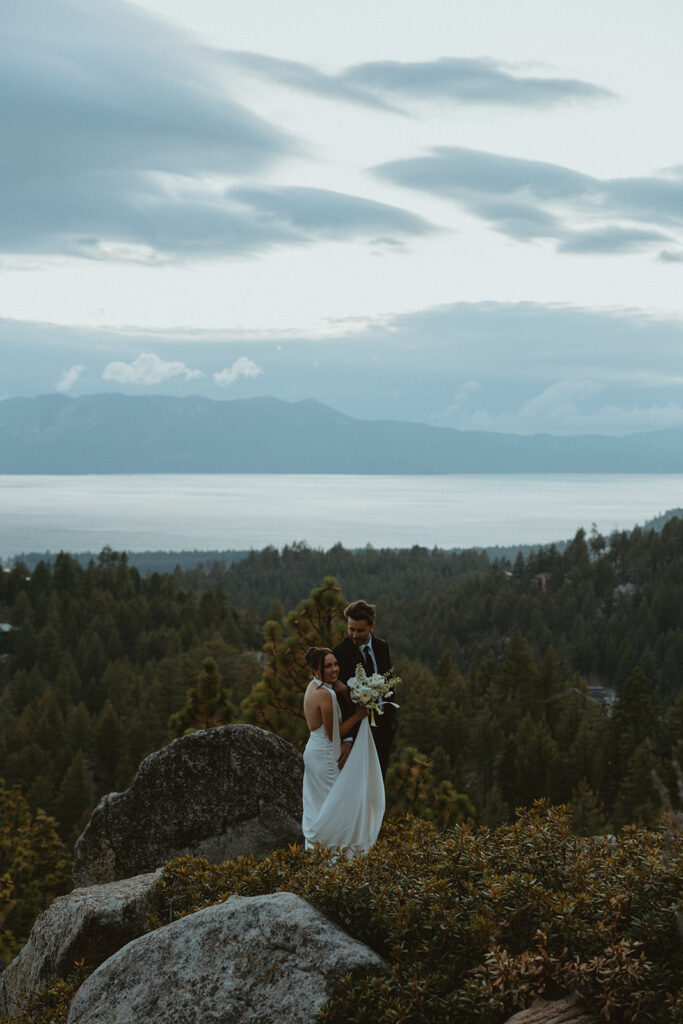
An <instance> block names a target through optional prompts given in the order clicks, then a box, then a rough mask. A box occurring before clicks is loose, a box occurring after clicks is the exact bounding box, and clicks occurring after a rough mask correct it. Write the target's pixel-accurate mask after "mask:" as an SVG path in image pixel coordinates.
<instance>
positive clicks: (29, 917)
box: [0, 779, 70, 960]
mask: <svg viewBox="0 0 683 1024" xmlns="http://www.w3.org/2000/svg"><path fill="white" fill-rule="evenodd" d="M55 826H56V822H55V821H54V820H53V819H52V818H48V817H47V816H46V815H45V814H44V813H43V811H38V812H37V813H36V814H35V816H32V815H31V813H30V811H29V808H28V804H27V803H26V801H25V800H24V798H23V796H22V795H21V793H20V791H19V790H18V789H6V788H5V784H4V782H3V781H2V780H1V779H0V958H2V959H4V960H10V959H12V957H13V956H15V954H16V953H17V952H18V951H19V949H20V948H21V946H22V945H23V944H24V942H25V941H26V939H27V938H28V933H29V931H30V929H31V926H32V924H33V922H34V920H35V918H36V917H37V916H38V914H39V913H40V912H41V911H42V910H44V909H45V907H46V906H47V904H48V903H49V902H50V900H51V899H52V898H53V897H54V896H56V895H58V894H59V893H64V892H66V891H67V890H68V888H69V883H70V876H69V861H68V857H67V854H66V850H65V849H64V845H63V843H62V842H61V840H60V839H59V837H58V835H57V832H56V830H55Z"/></svg>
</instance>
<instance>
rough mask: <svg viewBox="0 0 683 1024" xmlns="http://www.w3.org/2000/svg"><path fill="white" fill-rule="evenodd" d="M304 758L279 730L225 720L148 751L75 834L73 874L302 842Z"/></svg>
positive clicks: (89, 880) (109, 876) (98, 879)
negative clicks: (121, 788) (128, 781)
mask: <svg viewBox="0 0 683 1024" xmlns="http://www.w3.org/2000/svg"><path fill="white" fill-rule="evenodd" d="M302 780H303V760H302V758H301V755H300V754H299V753H298V752H297V751H296V750H294V748H293V747H292V746H291V745H290V744H289V743H287V742H285V740H283V739H281V738H280V737H279V736H275V735H274V734H273V733H270V732H265V731H264V730H263V729H258V728H257V727H256V726H253V725H225V726H222V727H221V728H219V729H209V730H206V731H203V732H195V733H192V734H190V735H189V736H183V737H181V738H180V739H178V740H174V742H173V743H170V744H169V745H168V746H167V747H164V748H163V749H162V750H159V751H157V752H156V753H154V754H150V756H149V757H147V758H145V760H144V761H143V762H142V764H141V765H140V767H139V769H138V772H137V775H136V776H135V780H134V782H133V784H132V786H131V787H130V789H128V790H126V791H125V793H109V794H108V795H107V796H105V797H103V798H102V799H101V800H100V802H99V804H98V805H97V807H96V808H95V810H94V812H93V815H92V817H91V819H90V821H89V822H88V825H87V826H86V828H85V831H84V832H83V834H82V835H81V836H80V838H79V840H78V842H77V843H76V849H75V852H74V868H73V873H74V879H75V881H76V884H77V885H81V886H84V885H95V884H97V883H104V882H111V881H114V880H115V879H119V878H128V877H131V876H132V875H138V874H141V873H143V872H146V871H153V870H155V869H156V868H158V867H160V866H161V865H162V864H163V863H164V861H167V860H170V859H172V858H173V857H179V856H182V855H185V854H188V853H192V854H196V855H197V856H200V857H206V858H207V859H208V860H210V861H212V862H213V863H219V862H221V861H223V860H229V859H233V858H235V857H238V856H240V855H241V854H246V853H254V854H255V855H256V856H257V857H265V856H267V855H268V854H269V853H271V852H272V851H273V850H274V849H277V848H279V847H282V846H286V845H287V843H291V842H300V841H301V787H302Z"/></svg>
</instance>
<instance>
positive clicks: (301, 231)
mask: <svg viewBox="0 0 683 1024" xmlns="http://www.w3.org/2000/svg"><path fill="white" fill-rule="evenodd" d="M229 196H230V198H231V199H233V200H237V201H238V202H241V203H243V204H244V205H245V206H247V207H248V208H249V209H250V210H251V212H252V214H253V215H254V216H255V217H258V218H259V220H262V221H264V222H265V223H267V224H268V225H269V226H271V227H272V229H273V230H275V231H276V232H278V231H279V232H280V233H282V234H284V235H289V237H290V239H292V240H294V239H299V240H301V241H305V240H306V239H308V238H311V237H316V238H321V237H323V238H353V237H357V236H368V235H370V236H372V235H373V234H375V233H376V232H378V231H382V232H385V231H386V232H389V231H393V232H398V233H399V234H406V235H424V234H428V233H429V232H430V231H433V230H434V228H433V227H432V226H431V225H430V224H429V223H428V222H427V221H425V220H424V219H423V218H422V217H418V216H417V215H416V214H413V213H409V212H407V211H406V210H402V209H400V208H398V207H396V206H390V205H388V204H387V203H378V202H375V201H374V200H372V199H363V198H362V197H360V196H353V195H346V194H344V193H342V192H331V191H327V190H325V189H319V188H302V187H291V186H290V187H282V188H244V187H242V188H233V189H231V190H230V192H229Z"/></svg>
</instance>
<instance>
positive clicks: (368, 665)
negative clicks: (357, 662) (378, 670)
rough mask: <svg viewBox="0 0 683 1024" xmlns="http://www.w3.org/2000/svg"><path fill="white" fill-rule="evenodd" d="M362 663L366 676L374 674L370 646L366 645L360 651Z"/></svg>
mask: <svg viewBox="0 0 683 1024" xmlns="http://www.w3.org/2000/svg"><path fill="white" fill-rule="evenodd" d="M361 656H362V658H363V665H364V666H365V674H366V675H368V676H374V674H375V666H374V665H373V663H372V655H371V654H370V648H369V647H366V648H365V650H364V651H363V652H362V655H361Z"/></svg>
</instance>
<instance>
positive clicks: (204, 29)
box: [0, 0, 683, 434]
mask: <svg viewBox="0 0 683 1024" xmlns="http://www.w3.org/2000/svg"><path fill="white" fill-rule="evenodd" d="M0 21H1V22H2V31H1V34H0V95H2V97H3V100H2V103H1V104H0V132H1V133H2V139H3V144H2V160H1V161H0V398H8V397H15V396H31V395H36V394H44V393H50V392H52V393H54V392H61V393H63V394H65V395H74V396H75V395H79V394H84V393H93V392H99V391H108V390H119V391H126V392H128V393H135V394H144V393H157V394H158V393H167V394H177V395H187V396H189V395H193V394H202V395H206V396H209V397H212V398H221V399H226V398H244V397H249V396H252V395H260V394H271V395H275V396H278V397H281V398H285V399H287V400H296V399H302V398H309V397H314V398H318V399H319V400H321V401H323V402H326V403H327V404H329V405H332V406H334V407H335V408H338V409H342V410H343V411H345V412H348V413H350V414H351V415H354V416H359V417H362V418H368V419H372V418H394V419H412V420H420V421H423V422H428V423H437V424H439V425H442V426H453V427H457V428H460V429H489V430H504V431H514V432H518V433H535V432H539V431H547V432H550V433H555V434H567V433H612V434H623V433H627V432H630V431H640V430H654V429H663V428H669V427H682V428H683V115H682V113H681V109H682V104H681V96H682V95H683V62H682V61H681V59H680V40H681V39H682V38H683V4H681V3H680V2H679V0H657V3H656V4H653V3H652V2H651V0H647V2H646V0H590V2H589V0H575V2H574V3H573V4H571V5H568V4H564V5H558V4H549V3H548V2H547V0H517V3H515V4H511V3H510V2H509V0H466V2H459V0H421V2H420V3H419V4H415V3H400V2H398V0H344V3H341V2H339V3H338V2H337V0H326V2H325V3H320V2H318V0H290V2H289V3H287V4H282V3H281V2H275V0H251V2H250V3H249V4H240V5H237V4H225V3H224V0H140V2H138V3H137V4H131V3H125V2H122V0H97V2H96V3H93V2H92V0H21V2H19V0H16V2H14V0H13V2H9V3H5V4H3V5H2V7H1V8H0Z"/></svg>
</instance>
